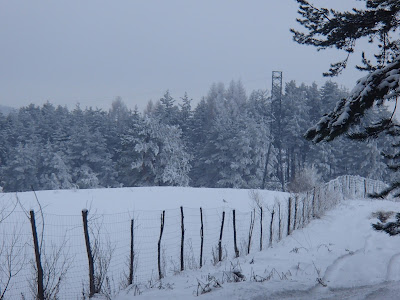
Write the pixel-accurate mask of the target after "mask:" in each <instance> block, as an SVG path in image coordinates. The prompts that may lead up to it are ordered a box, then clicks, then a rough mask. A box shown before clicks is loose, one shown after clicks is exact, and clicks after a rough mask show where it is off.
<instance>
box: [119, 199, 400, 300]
mask: <svg viewBox="0 0 400 300" xmlns="http://www.w3.org/2000/svg"><path fill="white" fill-rule="evenodd" d="M392 211H400V203H397V202H389V201H377V200H374V201H371V200H357V201H345V202H343V203H341V204H339V205H338V207H337V208H335V209H333V210H331V211H330V212H328V213H326V215H325V216H323V217H322V218H321V219H317V220H313V221H312V222H311V223H310V224H309V225H308V226H307V228H303V229H298V230H296V231H294V232H293V233H292V235H290V236H288V237H286V238H284V239H283V240H282V241H281V242H279V243H278V244H275V245H274V246H273V247H272V248H268V249H266V250H263V251H262V252H257V253H254V254H250V255H248V256H245V257H240V258H238V259H234V258H232V257H231V258H229V259H226V260H225V261H223V262H221V263H218V264H217V266H216V267H212V266H210V265H208V266H206V267H204V268H202V269H200V270H195V271H184V272H182V273H180V274H178V275H177V276H170V277H166V278H164V279H163V280H162V281H161V282H157V283H153V284H152V286H151V288H149V286H148V285H147V286H146V287H145V286H134V287H132V288H131V289H130V290H129V289H128V290H127V291H123V292H121V293H120V295H119V296H118V297H116V298H115V300H128V299H132V298H131V297H132V295H134V294H135V295H136V296H137V299H189V298H196V297H197V295H199V299H365V298H367V297H368V299H394V298H396V297H398V293H399V292H400V288H399V287H398V286H399V283H398V282H396V281H400V238H399V237H390V236H389V235H387V234H384V233H382V232H377V231H374V230H373V229H372V226H371V224H372V223H376V222H377V221H378V219H377V216H378V215H379V213H380V212H392ZM392 281H394V282H392Z"/></svg>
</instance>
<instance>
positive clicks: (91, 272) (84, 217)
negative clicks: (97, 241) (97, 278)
mask: <svg viewBox="0 0 400 300" xmlns="http://www.w3.org/2000/svg"><path fill="white" fill-rule="evenodd" d="M82 221H83V232H84V234H85V243H86V252H87V256H88V261H89V298H91V297H92V296H93V295H94V294H95V286H94V262H93V253H92V250H91V248H90V239H89V229H88V210H87V209H84V210H82Z"/></svg>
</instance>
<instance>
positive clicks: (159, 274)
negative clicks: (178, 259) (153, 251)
mask: <svg viewBox="0 0 400 300" xmlns="http://www.w3.org/2000/svg"><path fill="white" fill-rule="evenodd" d="M164 221H165V210H163V212H162V214H161V224H160V238H159V239H158V278H159V279H160V280H161V279H162V278H163V274H162V272H161V238H162V235H163V231H164Z"/></svg>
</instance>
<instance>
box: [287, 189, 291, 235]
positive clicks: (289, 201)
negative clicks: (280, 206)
mask: <svg viewBox="0 0 400 300" xmlns="http://www.w3.org/2000/svg"><path fill="white" fill-rule="evenodd" d="M291 211H292V198H291V197H289V199H288V221H287V235H290V219H291V217H292V216H291Z"/></svg>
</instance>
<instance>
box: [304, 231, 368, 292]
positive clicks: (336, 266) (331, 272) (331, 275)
mask: <svg viewBox="0 0 400 300" xmlns="http://www.w3.org/2000/svg"><path fill="white" fill-rule="evenodd" d="M370 238H371V234H369V235H368V236H366V237H365V241H364V246H363V247H362V248H359V249H357V250H356V251H349V253H346V254H343V255H341V256H339V257H337V258H336V259H335V260H334V261H333V262H332V263H331V264H330V265H329V266H328V267H327V268H326V270H325V273H324V276H323V277H322V278H321V279H320V280H318V278H317V281H318V282H317V284H316V285H315V286H314V287H313V288H311V291H312V292H313V291H315V292H321V291H322V290H326V288H327V287H328V284H329V282H334V281H335V278H336V277H337V274H339V273H340V268H341V267H342V266H343V265H344V264H345V261H346V259H347V258H349V257H351V256H354V255H357V254H359V253H362V252H363V253H365V250H366V249H367V248H368V247H369V246H370ZM323 284H325V285H323ZM328 290H329V287H328Z"/></svg>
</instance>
